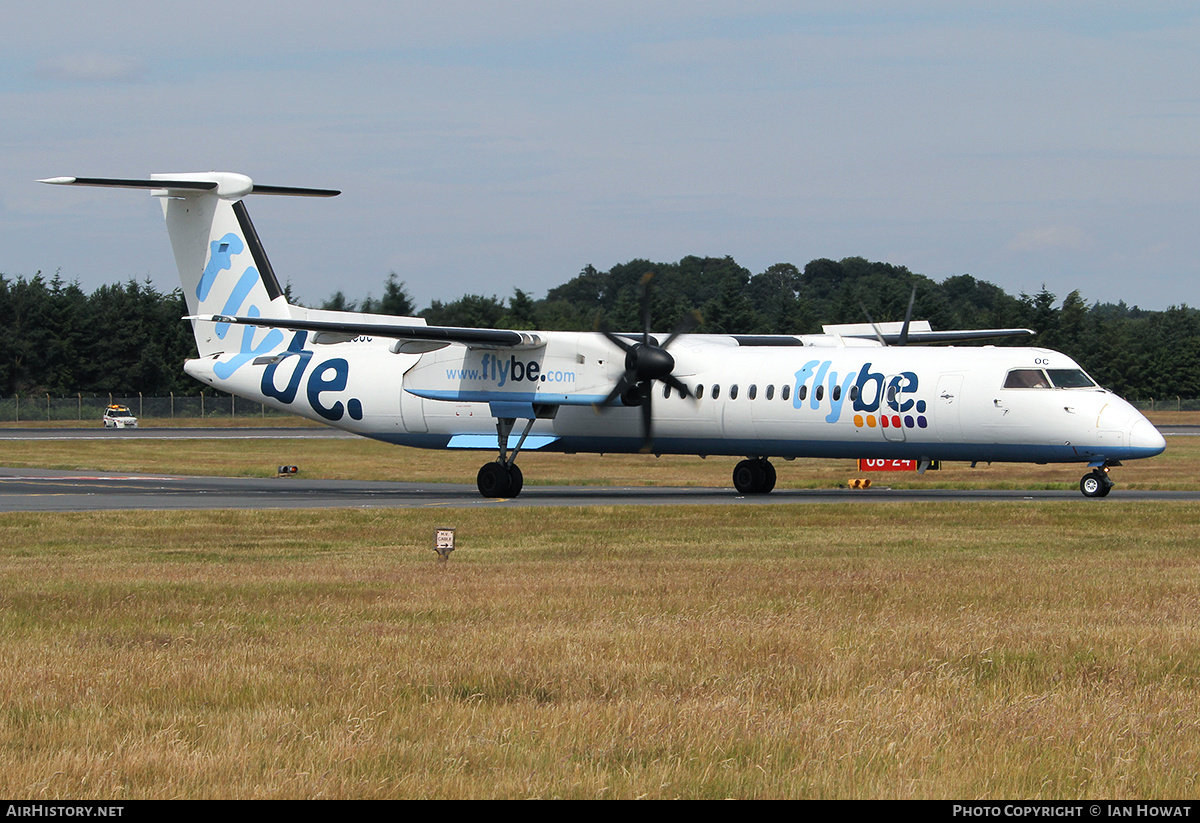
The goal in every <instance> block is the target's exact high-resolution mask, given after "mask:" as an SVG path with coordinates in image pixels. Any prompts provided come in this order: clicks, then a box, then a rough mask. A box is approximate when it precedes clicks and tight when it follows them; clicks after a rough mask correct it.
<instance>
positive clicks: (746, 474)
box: [733, 457, 775, 494]
mask: <svg viewBox="0 0 1200 823" xmlns="http://www.w3.org/2000/svg"><path fill="white" fill-rule="evenodd" d="M733 485H734V488H736V489H737V490H738V491H739V492H741V493H742V494H767V493H768V492H769V491H771V489H773V488H775V467H774V466H772V465H771V461H770V460H768V459H767V458H765V457H752V458H750V459H748V460H743V461H742V462H740V463H738V464H737V465H736V466H734V467H733Z"/></svg>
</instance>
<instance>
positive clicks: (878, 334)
mask: <svg viewBox="0 0 1200 823" xmlns="http://www.w3.org/2000/svg"><path fill="white" fill-rule="evenodd" d="M858 305H859V306H861V307H862V310H863V314H865V315H866V316H867V322H868V323H870V324H871V328H873V329H874V330H875V338H876V339H877V340H879V345H881V346H886V345H887V342H886V341H885V340H884V339H883V332H881V331H880V330H879V326H877V325H875V320H874V318H872V317H871V313H870V312H869V311H867V304H866V303H859V304H858Z"/></svg>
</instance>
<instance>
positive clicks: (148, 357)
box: [0, 257, 1200, 399]
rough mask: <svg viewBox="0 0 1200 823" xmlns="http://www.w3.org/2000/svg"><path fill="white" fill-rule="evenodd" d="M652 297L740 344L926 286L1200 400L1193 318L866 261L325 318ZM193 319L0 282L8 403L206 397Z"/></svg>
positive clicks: (1095, 364)
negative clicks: (28, 397)
mask: <svg viewBox="0 0 1200 823" xmlns="http://www.w3.org/2000/svg"><path fill="white" fill-rule="evenodd" d="M646 284H648V286H647V285H646ZM643 288H649V304H650V317H651V325H652V327H653V328H654V329H655V330H658V331H670V330H671V329H673V328H675V327H676V326H677V325H679V324H685V323H686V324H689V325H690V326H691V327H692V330H693V331H696V332H703V333H741V334H807V333H816V332H819V331H820V330H821V325H822V324H825V323H861V322H865V321H866V318H867V316H868V315H869V316H870V317H871V318H872V319H874V320H875V321H876V322H884V321H895V320H902V319H903V318H904V314H905V311H906V309H907V307H908V301H909V298H910V295H911V294H912V293H913V289H914V288H915V289H916V298H915V302H914V310H913V317H914V318H918V319H925V320H929V321H930V323H931V324H932V325H933V327H934V328H935V329H971V328H1012V327H1021V328H1030V329H1033V330H1035V331H1036V332H1037V334H1036V336H1035V337H1033V338H1032V339H1030V338H1021V339H1018V340H1012V341H996V345H1035V346H1044V347H1046V348H1051V349H1056V350H1058V351H1061V352H1064V353H1065V354H1067V355H1069V356H1071V357H1073V358H1075V359H1076V360H1077V361H1078V362H1079V363H1080V364H1081V365H1082V366H1083V367H1084V368H1085V369H1087V370H1088V372H1089V373H1091V375H1092V376H1093V377H1094V378H1095V379H1096V380H1097V381H1098V382H1099V383H1101V384H1102V385H1104V386H1107V387H1109V388H1111V389H1113V390H1114V391H1116V392H1118V393H1119V394H1121V395H1123V396H1126V397H1129V398H1132V399H1148V398H1151V397H1154V398H1167V397H1175V396H1180V397H1185V398H1198V397H1200V368H1197V367H1198V366H1200V311H1198V310H1197V309H1193V308H1190V307H1188V306H1186V305H1182V306H1173V307H1171V308H1168V309H1166V310H1164V311H1150V310H1144V309H1139V308H1137V307H1136V306H1133V307H1130V306H1128V305H1126V304H1125V303H1124V302H1120V303H1116V304H1113V303H1092V304H1088V303H1087V302H1086V301H1085V299H1084V297H1083V296H1082V295H1081V294H1080V292H1079V291H1072V292H1071V293H1070V294H1068V295H1066V297H1064V298H1063V299H1062V300H1061V301H1059V299H1058V298H1057V296H1056V295H1054V294H1051V293H1050V292H1048V291H1047V290H1046V289H1045V288H1043V289H1041V290H1040V291H1039V292H1037V293H1036V294H1033V295H1027V294H1023V293H1022V294H1019V295H1016V296H1014V295H1010V294H1007V293H1006V292H1005V291H1004V290H1003V289H1001V288H1000V287H999V286H996V285H994V284H992V283H988V282H986V281H983V280H978V279H976V278H974V277H972V276H971V275H969V274H962V275H956V276H953V277H949V278H947V279H945V280H943V281H942V282H940V283H939V282H936V281H934V280H932V279H930V278H928V277H925V276H923V275H920V274H916V273H913V272H910V271H909V270H908V269H907V268H905V267H904V266H895V265H892V264H889V263H879V262H871V261H868V260H865V259H863V258H860V257H850V258H846V259H844V260H828V259H819V260H813V261H811V262H809V263H808V264H807V265H805V266H804V268H803V269H800V268H797V267H796V266H794V265H792V264H791V263H778V264H776V265H774V266H771V267H770V268H768V269H767V270H766V271H763V272H761V273H759V274H751V272H750V271H749V270H747V269H745V268H743V267H742V266H739V265H738V264H737V263H736V262H735V261H734V260H733V259H732V258H730V257H723V258H714V257H685V258H683V259H682V260H680V261H679V262H677V263H656V262H651V261H648V260H631V261H629V262H628V263H622V264H620V265H617V266H613V267H612V268H611V269H609V270H608V271H599V270H597V269H596V268H594V267H593V266H591V265H588V266H585V267H584V268H583V270H582V271H580V272H579V274H578V275H576V276H575V277H573V278H571V279H570V280H568V281H567V282H565V283H563V284H561V285H559V286H556V287H554V288H552V289H550V290H549V291H548V292H547V293H546V296H545V297H543V298H540V299H535V298H534V297H533V296H531V295H530V294H529V293H528V292H525V291H523V290H521V289H519V288H516V289H514V290H513V293H512V295H511V296H508V297H504V298H502V297H499V296H496V295H491V296H487V295H482V294H465V295H463V296H462V297H460V298H459V299H457V300H453V301H449V302H442V301H440V300H434V301H433V302H432V303H431V304H430V305H429V306H428V307H427V308H425V309H423V310H421V311H419V312H418V311H417V310H416V307H415V305H414V304H413V302H412V299H411V297H410V296H409V294H408V292H407V290H406V289H405V285H404V283H403V281H401V280H400V279H399V278H398V277H397V275H395V274H390V275H389V276H388V277H387V278H386V279H385V281H384V284H383V289H382V297H380V298H378V299H376V298H372V297H370V296H367V297H364V298H361V299H352V298H349V297H347V296H346V295H345V294H344V293H343V292H341V291H337V292H335V293H334V294H333V295H331V296H330V297H329V298H328V299H326V300H325V301H323V302H322V303H321V304H320V305H319V306H318V308H325V309H334V310H341V311H362V312H368V313H379V314H393V315H419V316H422V317H424V318H425V319H426V320H427V321H428V322H429V323H430V324H431V325H446V326H473V327H487V328H512V329H541V330H560V331H591V330H594V329H597V328H607V329H611V330H613V331H638V330H640V329H641V326H642V319H641V318H642V292H643ZM289 293H290V292H289ZM291 299H292V301H293V302H302V301H299V300H296V299H295V298H294V297H293V298H291ZM186 313H187V312H186V308H185V303H184V300H183V296H182V294H181V292H180V291H179V289H175V290H174V291H170V292H160V291H159V290H157V289H156V288H155V287H154V286H153V285H152V284H151V283H150V282H149V281H142V282H138V281H134V280H130V281H128V282H127V283H124V284H120V285H112V286H102V287H100V288H99V289H97V290H96V291H94V292H92V293H91V294H86V293H85V292H84V291H83V290H82V289H81V288H80V287H79V284H78V283H64V282H63V281H62V280H61V279H60V278H59V277H58V276H57V275H56V276H54V277H52V278H50V279H46V278H45V277H43V276H42V275H41V274H38V275H34V276H33V277H31V278H28V279H26V278H24V277H16V278H9V277H6V276H4V275H0V395H3V396H11V395H12V394H15V393H20V394H44V393H50V394H55V395H61V394H70V393H75V392H84V393H92V392H94V393H99V394H104V393H108V392H112V393H114V394H133V393H137V392H139V391H140V392H142V393H144V394H162V395H165V394H168V393H170V392H174V393H175V394H196V393H198V392H199V391H200V389H201V388H202V387H201V386H200V384H198V383H196V382H195V381H193V380H191V379H190V378H188V377H187V376H186V375H184V374H183V372H182V368H181V366H182V363H183V361H184V360H185V359H186V358H188V357H190V356H193V355H194V353H195V352H194V343H193V339H192V334H191V329H190V327H189V326H188V324H187V323H186V322H183V321H181V320H180V317H182V316H183V315H184V314H186ZM697 313H698V317H697Z"/></svg>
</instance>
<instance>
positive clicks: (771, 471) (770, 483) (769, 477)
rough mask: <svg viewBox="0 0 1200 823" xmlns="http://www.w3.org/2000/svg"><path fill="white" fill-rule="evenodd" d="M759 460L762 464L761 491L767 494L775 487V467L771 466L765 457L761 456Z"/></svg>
mask: <svg viewBox="0 0 1200 823" xmlns="http://www.w3.org/2000/svg"><path fill="white" fill-rule="evenodd" d="M759 462H760V463H761V464H762V469H763V475H764V481H763V488H762V493H763V494H769V493H770V492H771V490H772V489H774V488H775V467H774V466H772V465H771V461H770V460H767V459H766V458H763V459H762V460H760V461H759Z"/></svg>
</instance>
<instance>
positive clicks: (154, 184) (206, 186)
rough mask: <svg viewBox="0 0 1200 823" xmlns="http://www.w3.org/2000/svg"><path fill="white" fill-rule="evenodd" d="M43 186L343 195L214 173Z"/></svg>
mask: <svg viewBox="0 0 1200 823" xmlns="http://www.w3.org/2000/svg"><path fill="white" fill-rule="evenodd" d="M38 182H39V183H49V184H51V185H53V186H100V187H103V188H110V189H148V190H159V191H182V192H187V191H213V192H216V193H217V194H218V195H222V196H238V197H241V196H245V195H247V194H282V195H288V196H292V197H336V196H337V195H339V194H341V192H340V191H335V190H334V189H304V188H297V187H295V186H263V185H259V184H257V183H254V182H253V181H251V180H250V178H249V177H246V176H245V175H240V174H228V173H225V172H211V173H199V174H188V175H180V176H178V177H175V176H169V177H168V176H164V177H163V178H162V179H157V178H151V179H149V180H132V179H125V178H117V177H48V178H46V179H45V180H39V181H38Z"/></svg>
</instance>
